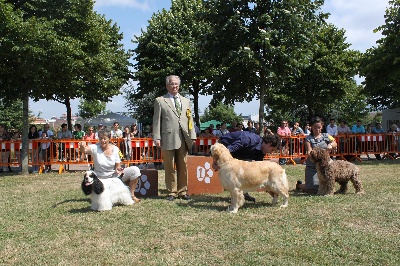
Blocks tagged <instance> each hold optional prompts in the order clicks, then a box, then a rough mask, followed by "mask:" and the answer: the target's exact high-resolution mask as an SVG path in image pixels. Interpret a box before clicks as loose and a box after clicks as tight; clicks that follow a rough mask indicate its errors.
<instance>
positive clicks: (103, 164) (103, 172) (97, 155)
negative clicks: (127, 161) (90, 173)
mask: <svg viewBox="0 0 400 266" xmlns="http://www.w3.org/2000/svg"><path fill="white" fill-rule="evenodd" d="M111 145H112V144H111ZM89 148H90V150H91V152H92V156H93V161H94V171H95V172H96V174H97V177H98V178H108V177H117V176H116V172H115V164H116V163H120V162H121V158H120V157H119V154H118V151H119V149H118V147H117V146H115V145H113V151H112V155H111V156H110V157H108V156H106V155H105V154H104V152H103V150H102V149H101V147H100V144H99V143H96V144H90V145H89Z"/></svg>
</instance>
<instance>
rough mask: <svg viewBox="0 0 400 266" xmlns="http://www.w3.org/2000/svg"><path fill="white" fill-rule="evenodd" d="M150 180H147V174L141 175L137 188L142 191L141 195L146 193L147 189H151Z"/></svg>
mask: <svg viewBox="0 0 400 266" xmlns="http://www.w3.org/2000/svg"><path fill="white" fill-rule="evenodd" d="M150 186H151V185H150V182H149V181H148V180H147V175H142V176H140V177H139V181H138V184H137V186H136V188H135V192H138V193H140V194H141V195H143V196H144V195H146V194H147V190H149V189H150Z"/></svg>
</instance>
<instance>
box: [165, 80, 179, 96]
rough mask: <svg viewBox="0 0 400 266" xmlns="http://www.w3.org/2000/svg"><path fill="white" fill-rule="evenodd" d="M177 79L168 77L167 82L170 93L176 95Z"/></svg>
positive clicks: (177, 89) (177, 88)
mask: <svg viewBox="0 0 400 266" xmlns="http://www.w3.org/2000/svg"><path fill="white" fill-rule="evenodd" d="M179 86H180V84H179V79H177V78H174V77H172V78H170V79H169V83H168V84H167V90H168V92H169V93H170V94H171V95H174V96H175V95H177V94H178V91H179Z"/></svg>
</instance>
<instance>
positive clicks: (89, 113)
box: [77, 98, 107, 119]
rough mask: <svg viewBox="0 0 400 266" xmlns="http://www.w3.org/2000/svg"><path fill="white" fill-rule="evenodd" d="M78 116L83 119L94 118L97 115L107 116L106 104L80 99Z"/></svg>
mask: <svg viewBox="0 0 400 266" xmlns="http://www.w3.org/2000/svg"><path fill="white" fill-rule="evenodd" d="M78 110H79V111H78V114H77V115H78V116H80V117H82V118H85V119H87V118H92V117H95V116H97V115H102V114H106V113H107V112H106V103H105V102H101V101H98V100H85V99H82V98H81V99H79V106H78Z"/></svg>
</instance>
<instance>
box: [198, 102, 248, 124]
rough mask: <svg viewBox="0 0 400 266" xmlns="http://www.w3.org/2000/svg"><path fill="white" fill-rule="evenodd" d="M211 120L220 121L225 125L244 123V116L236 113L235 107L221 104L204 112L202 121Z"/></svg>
mask: <svg viewBox="0 0 400 266" xmlns="http://www.w3.org/2000/svg"><path fill="white" fill-rule="evenodd" d="M210 120H218V121H221V122H225V123H228V124H229V123H231V122H233V121H235V122H243V118H242V115H241V114H240V115H237V114H236V113H235V110H234V107H233V105H226V104H223V103H219V104H217V105H216V106H214V107H211V106H210V107H209V108H206V109H205V110H204V114H203V116H202V117H201V121H203V122H207V121H210Z"/></svg>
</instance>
